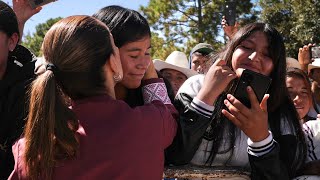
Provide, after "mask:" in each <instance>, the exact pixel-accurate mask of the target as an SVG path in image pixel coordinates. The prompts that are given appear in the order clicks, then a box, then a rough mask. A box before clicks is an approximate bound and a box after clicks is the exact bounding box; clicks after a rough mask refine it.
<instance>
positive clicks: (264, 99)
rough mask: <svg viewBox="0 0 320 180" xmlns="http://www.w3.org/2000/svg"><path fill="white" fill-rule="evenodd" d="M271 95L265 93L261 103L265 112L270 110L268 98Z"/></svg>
mask: <svg viewBox="0 0 320 180" xmlns="http://www.w3.org/2000/svg"><path fill="white" fill-rule="evenodd" d="M269 97H270V95H269V94H265V95H264V96H263V99H262V101H261V103H260V108H261V109H262V110H263V111H264V112H268V99H269Z"/></svg>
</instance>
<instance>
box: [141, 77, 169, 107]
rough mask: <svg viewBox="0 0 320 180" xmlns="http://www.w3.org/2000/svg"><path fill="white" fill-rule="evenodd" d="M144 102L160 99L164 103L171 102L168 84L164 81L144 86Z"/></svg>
mask: <svg viewBox="0 0 320 180" xmlns="http://www.w3.org/2000/svg"><path fill="white" fill-rule="evenodd" d="M142 92H143V99H144V103H145V104H148V103H151V102H152V101H154V100H159V101H161V102H163V104H171V101H170V98H169V96H168V92H167V88H166V85H165V84H164V83H163V82H157V83H151V84H147V85H145V86H143V87H142Z"/></svg>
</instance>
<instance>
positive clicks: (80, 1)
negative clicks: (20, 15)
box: [5, 0, 149, 35]
mask: <svg viewBox="0 0 320 180" xmlns="http://www.w3.org/2000/svg"><path fill="white" fill-rule="evenodd" d="M5 1H6V0H5ZM7 1H9V0H7ZM148 2H149V0H58V1H56V2H53V3H50V4H47V5H45V6H43V8H42V10H41V11H40V12H39V13H38V14H36V15H34V16H33V17H31V19H29V20H28V21H27V23H26V24H25V28H24V34H25V35H26V34H28V33H33V32H35V27H36V25H38V24H39V23H44V22H46V21H47V20H48V19H50V18H56V17H67V16H71V15H92V14H94V13H95V12H97V11H98V10H99V9H101V8H103V7H105V6H108V5H120V6H123V7H126V8H130V9H134V10H138V8H139V7H140V5H142V6H146V5H147V4H148ZM9 4H10V3H9Z"/></svg>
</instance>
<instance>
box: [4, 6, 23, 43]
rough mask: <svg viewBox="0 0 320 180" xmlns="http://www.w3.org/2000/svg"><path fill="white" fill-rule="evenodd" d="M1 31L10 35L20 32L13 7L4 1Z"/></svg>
mask: <svg viewBox="0 0 320 180" xmlns="http://www.w3.org/2000/svg"><path fill="white" fill-rule="evenodd" d="M0 31H2V32H4V33H5V34H6V35H8V36H9V37H10V36H12V35H13V34H14V33H17V34H18V35H20V33H19V26H18V20H17V16H16V14H15V13H14V11H13V9H12V8H11V7H10V6H9V5H8V4H6V3H4V2H3V1H0Z"/></svg>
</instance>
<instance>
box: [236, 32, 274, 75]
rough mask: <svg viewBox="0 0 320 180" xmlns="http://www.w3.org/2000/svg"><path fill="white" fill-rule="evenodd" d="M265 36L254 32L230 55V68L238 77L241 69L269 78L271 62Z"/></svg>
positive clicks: (271, 67) (271, 68)
mask: <svg viewBox="0 0 320 180" xmlns="http://www.w3.org/2000/svg"><path fill="white" fill-rule="evenodd" d="M268 46H269V44H268V40H267V36H266V35H265V34H264V33H263V32H260V31H257V32H254V33H253V34H252V35H250V36H249V37H248V38H247V39H245V40H244V41H242V42H241V43H240V44H239V45H238V46H237V47H236V48H235V50H234V53H233V55H232V68H233V69H234V70H235V72H236V74H237V76H238V77H240V75H241V74H242V71H243V69H249V70H252V71H255V72H257V73H260V74H263V75H266V76H269V75H270V74H271V72H272V70H273V67H274V65H273V61H272V59H271V57H270V55H269V51H268Z"/></svg>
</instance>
